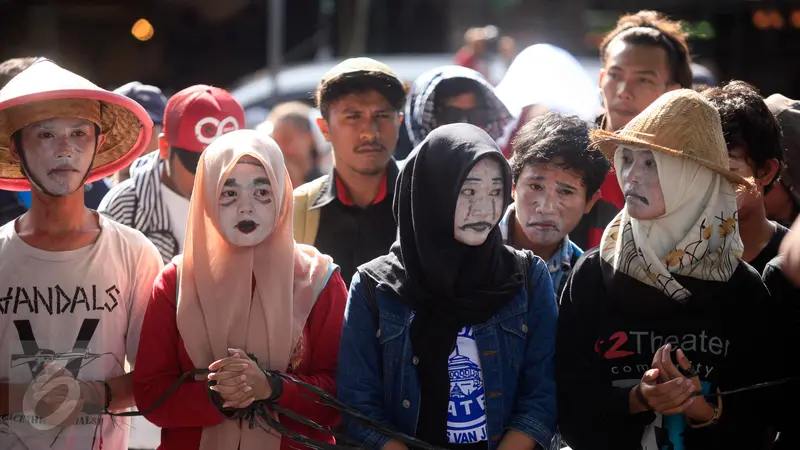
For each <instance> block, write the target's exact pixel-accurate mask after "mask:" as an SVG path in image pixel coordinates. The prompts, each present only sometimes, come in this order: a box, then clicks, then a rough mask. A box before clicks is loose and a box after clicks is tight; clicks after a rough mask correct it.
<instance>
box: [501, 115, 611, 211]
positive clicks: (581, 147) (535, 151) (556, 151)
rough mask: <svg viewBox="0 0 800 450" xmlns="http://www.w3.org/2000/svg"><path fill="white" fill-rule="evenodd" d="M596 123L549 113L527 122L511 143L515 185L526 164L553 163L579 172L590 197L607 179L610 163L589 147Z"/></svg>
mask: <svg viewBox="0 0 800 450" xmlns="http://www.w3.org/2000/svg"><path fill="white" fill-rule="evenodd" d="M594 128H595V126H594V124H592V123H589V122H587V121H585V120H581V119H580V118H578V117H577V116H565V115H563V114H559V113H556V112H548V113H546V114H543V115H541V116H538V117H536V118H534V119H533V120H531V121H530V122H528V123H526V124H525V125H524V126H523V127H522V128H521V129H520V130H519V132H518V133H517V135H516V137H514V141H513V142H512V147H513V149H514V150H513V151H514V153H513V156H512V157H511V174H512V176H513V180H514V184H516V183H517V180H519V176H520V174H521V173H522V170H523V169H524V168H525V166H527V165H532V164H539V163H552V162H553V160H555V159H557V158H558V159H561V161H559V162H558V165H559V166H560V167H562V168H563V169H570V170H574V171H576V172H579V173H580V174H581V176H582V177H583V185H584V186H585V187H586V199H587V200H588V199H589V198H591V197H592V196H593V195H594V194H595V192H597V190H598V189H600V185H601V184H603V180H604V179H605V178H606V174H607V173H608V169H609V167H610V166H611V163H610V162H609V161H608V159H606V157H605V156H603V154H602V153H601V152H599V151H595V150H592V149H590V146H591V141H590V140H589V133H590V132H591V131H592V130H593V129H594Z"/></svg>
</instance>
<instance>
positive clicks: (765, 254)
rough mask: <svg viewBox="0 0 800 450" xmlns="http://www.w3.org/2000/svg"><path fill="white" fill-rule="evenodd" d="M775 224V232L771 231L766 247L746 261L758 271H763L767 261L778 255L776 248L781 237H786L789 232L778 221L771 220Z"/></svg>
mask: <svg viewBox="0 0 800 450" xmlns="http://www.w3.org/2000/svg"><path fill="white" fill-rule="evenodd" d="M772 223H774V224H775V232H774V233H772V237H771V238H770V240H769V242H767V245H766V247H764V248H763V249H762V250H761V253H759V254H758V256H756V257H755V258H753V260H752V261H748V263H749V264H750V265H751V266H753V268H754V269H756V272H758V273H764V268H765V267H767V263H769V262H770V261H771V260H772V258H774V257H776V256H778V250H779V249H780V247H781V242H782V241H783V238H784V237H786V234H787V233H788V232H789V229H788V228H786V227H784V226H783V225H781V224H779V223H778V222H772Z"/></svg>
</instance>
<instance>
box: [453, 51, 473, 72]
mask: <svg viewBox="0 0 800 450" xmlns="http://www.w3.org/2000/svg"><path fill="white" fill-rule="evenodd" d="M453 62H454V63H455V64H456V65H459V66H462V67H467V68H469V69H475V67H476V65H477V64H476V61H475V54H474V53H472V51H470V50H468V49H467V48H465V47H462V48H461V49H459V50H458V51H457V52H456V56H455V57H454V58H453Z"/></svg>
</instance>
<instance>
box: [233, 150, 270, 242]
mask: <svg viewBox="0 0 800 450" xmlns="http://www.w3.org/2000/svg"><path fill="white" fill-rule="evenodd" d="M275 215H276V207H275V197H274V195H273V187H272V186H271V184H270V181H269V178H268V177H267V171H266V170H265V169H264V166H262V165H261V163H260V162H258V160H256V159H255V158H252V157H243V158H242V159H240V160H239V161H238V162H237V163H236V165H235V166H234V167H233V169H232V170H231V172H230V174H229V175H228V178H227V179H226V180H225V184H224V186H223V188H222V193H220V196H219V226H220V231H221V233H222V235H223V236H224V237H225V239H226V240H227V241H228V242H229V243H231V244H232V245H235V246H237V247H252V246H254V245H257V244H260V243H261V242H262V241H263V240H264V239H266V238H267V236H269V234H270V233H271V232H272V229H273V228H274V227H275V219H276V218H275Z"/></svg>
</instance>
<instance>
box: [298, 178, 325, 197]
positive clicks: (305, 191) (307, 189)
mask: <svg viewBox="0 0 800 450" xmlns="http://www.w3.org/2000/svg"><path fill="white" fill-rule="evenodd" d="M326 181H328V175H323V176H321V177H319V178H317V179H316V180H313V181H309V182H308V183H305V184H303V185H300V186H299V187H298V188H297V189H295V190H294V192H293V196H294V200H295V201H297V200H298V199H302V198H305V197H309V196H313V195H314V194H315V193H316V192H319V190H320V189H321V188H322V185H323V184H325V182H326Z"/></svg>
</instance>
